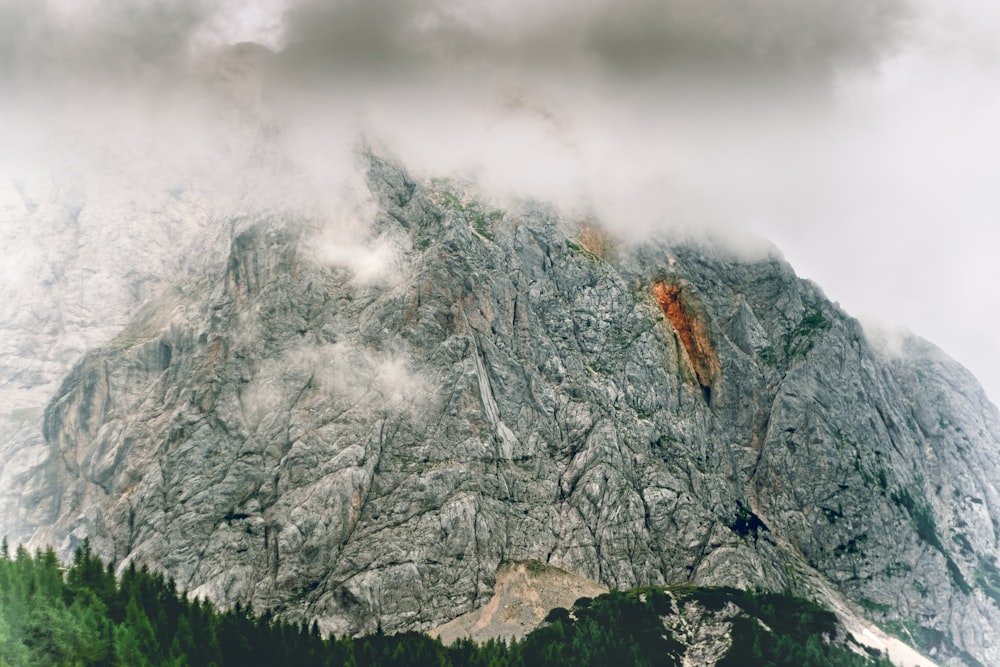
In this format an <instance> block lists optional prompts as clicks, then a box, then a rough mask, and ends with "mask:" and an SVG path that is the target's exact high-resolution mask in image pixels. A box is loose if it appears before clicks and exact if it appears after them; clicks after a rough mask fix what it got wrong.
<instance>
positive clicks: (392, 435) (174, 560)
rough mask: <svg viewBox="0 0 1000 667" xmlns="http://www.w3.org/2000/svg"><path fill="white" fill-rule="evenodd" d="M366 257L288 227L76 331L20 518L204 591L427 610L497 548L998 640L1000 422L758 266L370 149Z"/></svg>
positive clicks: (616, 579)
mask: <svg viewBox="0 0 1000 667" xmlns="http://www.w3.org/2000/svg"><path fill="white" fill-rule="evenodd" d="M369 177H370V182H371V187H372V191H373V194H374V196H375V198H376V200H377V202H378V204H379V207H380V213H379V216H378V219H377V222H376V226H375V231H376V234H377V235H378V237H377V239H376V241H377V243H379V244H380V246H381V247H385V248H390V249H393V250H394V254H393V255H392V256H393V257H395V262H394V263H392V264H390V265H389V266H390V270H389V271H388V272H385V273H384V274H383V279H382V280H381V281H376V282H370V281H367V282H366V281H358V280H356V279H355V277H354V276H352V274H351V272H349V271H347V270H344V269H342V268H337V267H336V266H330V265H328V264H327V263H324V261H323V253H322V252H320V251H318V250H317V245H316V242H315V240H314V238H313V235H312V234H311V233H310V232H308V231H307V230H306V229H305V228H304V226H302V225H298V224H296V222H295V221H287V222H283V221H274V220H272V221H268V222H261V223H259V224H257V225H254V226H251V227H250V228H249V230H248V231H245V232H243V233H241V234H240V235H238V236H237V237H236V238H235V239H234V240H233V243H232V248H231V251H230V254H229V258H228V260H227V263H226V264H225V266H224V267H221V268H220V269H219V270H218V271H210V272H206V273H205V275H204V276H202V277H201V278H199V279H197V280H193V281H190V282H188V283H186V284H185V285H183V286H182V287H179V288H177V289H174V290H171V291H169V292H168V293H166V294H164V295H163V296H161V297H160V298H159V300H158V301H156V302H154V303H153V304H151V305H150V306H148V307H147V308H146V309H145V310H144V312H143V313H141V314H140V316H139V317H137V318H136V319H135V320H134V321H133V322H132V323H131V324H130V325H129V326H128V327H127V328H126V329H125V330H124V331H123V332H122V333H120V334H119V335H118V337H117V338H115V339H114V340H113V341H112V342H111V343H110V344H108V345H107V346H105V347H103V348H100V349H97V350H94V351H92V352H89V353H88V354H87V355H86V356H85V358H84V359H83V361H82V362H81V363H80V364H79V365H77V366H76V368H75V369H74V370H73V371H72V373H71V374H70V375H69V376H68V377H67V378H66V380H65V381H64V382H63V385H62V387H61V389H60V390H59V392H58V393H57V396H56V398H55V399H54V400H53V401H52V402H51V404H50V405H49V407H48V408H47V410H46V413H45V419H44V435H45V441H46V443H47V445H48V448H49V449H48V452H49V454H48V456H49V459H48V462H47V463H46V464H43V465H41V466H40V467H39V468H38V469H37V472H36V474H34V476H33V477H32V478H31V479H30V481H29V485H28V487H27V489H26V492H25V494H24V497H23V500H24V505H25V506H26V507H29V508H30V511H28V510H24V512H25V515H26V516H30V518H31V521H32V525H33V526H35V527H36V529H35V539H36V540H37V541H51V542H54V543H56V544H61V545H62V546H63V548H66V549H69V548H71V547H72V546H73V545H74V544H75V543H76V541H77V540H79V539H82V537H83V536H85V535H89V536H90V537H91V540H92V541H93V543H94V544H95V547H96V548H97V549H98V550H99V551H100V552H101V553H102V554H103V555H104V556H106V557H109V558H112V559H114V561H115V562H116V563H118V564H119V565H121V564H125V563H127V562H129V561H131V560H139V561H141V562H143V563H147V564H149V565H150V566H152V567H156V568H160V569H163V570H165V571H166V572H168V573H170V574H171V575H173V576H174V577H176V578H177V581H178V584H179V585H180V586H181V587H183V588H186V589H188V590H189V591H191V592H193V593H194V594H197V595H205V596H208V597H210V598H212V599H213V600H216V601H218V602H220V603H223V604H226V603H231V602H234V601H237V600H240V601H243V602H252V603H253V604H254V605H255V606H257V607H258V608H261V607H271V608H275V609H277V610H279V611H281V612H283V613H285V614H287V615H289V616H291V617H293V618H298V617H315V618H318V619H319V620H320V623H321V626H322V627H323V628H324V630H328V631H337V632H361V631H371V630H374V629H375V627H376V625H377V624H378V623H381V625H382V627H383V628H385V629H386V630H400V629H408V628H417V629H426V628H430V627H433V626H436V625H440V624H441V623H443V622H446V621H448V620H450V619H452V618H455V617H456V616H458V615H460V614H462V613H465V612H468V611H470V610H471V609H474V608H476V607H478V606H481V605H482V604H484V603H485V602H486V601H487V600H488V599H489V597H490V594H491V592H492V589H493V585H494V578H495V573H496V571H497V568H498V566H499V564H500V563H502V562H504V561H523V560H529V559H536V560H540V561H542V562H545V563H550V564H551V565H553V566H556V567H559V568H562V569H564V570H567V571H569V572H572V573H575V574H577V575H579V576H583V577H586V578H588V579H592V580H594V581H599V582H601V583H602V584H604V585H606V586H609V587H612V588H615V587H617V588H625V587H632V586H636V585H644V584H667V583H669V584H674V583H684V582H690V583H694V584H727V585H734V586H743V587H747V586H759V587H763V588H766V589H772V590H786V589H787V590H791V591H792V592H795V593H799V594H804V595H807V596H808V595H813V594H815V591H813V590H812V589H811V588H810V585H809V583H808V581H807V579H805V578H803V577H800V576H799V575H798V574H796V573H797V572H799V571H800V567H799V566H800V565H801V564H802V562H803V561H804V562H805V563H808V565H810V566H812V568H814V569H815V570H817V571H818V572H820V573H822V574H823V576H825V577H826V578H827V579H828V580H829V582H831V583H832V585H834V586H835V587H837V588H839V589H840V591H842V592H843V593H844V594H845V595H847V596H848V597H849V598H850V599H852V600H854V601H855V602H856V603H858V604H859V605H860V606H861V607H863V608H864V609H866V610H867V611H868V613H869V615H870V616H872V617H873V618H875V619H876V620H884V621H905V622H906V623H907V624H909V627H911V628H913V627H915V626H916V625H920V626H924V627H926V628H931V629H933V630H937V631H940V632H941V633H943V634H942V635H941V640H940V647H939V650H940V651H941V652H940V653H939V654H938V659H939V660H940V659H943V658H942V656H943V655H944V656H945V657H946V653H947V652H948V651H951V652H952V653H955V651H956V650H958V649H961V650H965V651H967V652H968V654H969V655H971V656H972V657H974V658H975V659H978V660H979V661H981V662H983V663H987V664H1000V644H998V643H997V642H996V641H995V640H994V639H993V638H992V636H991V635H992V634H994V633H993V632H992V630H993V629H995V628H997V627H1000V573H998V570H997V566H996V562H995V559H996V556H997V555H998V538H1000V527H998V520H1000V453H998V444H997V443H998V442H1000V414H998V413H997V410H996V408H995V407H993V406H992V405H991V404H989V402H988V401H987V400H986V398H985V397H984V396H983V394H982V392H981V391H980V390H979V388H978V385H977V384H976V382H975V380H974V379H973V378H972V377H971V376H969V375H968V373H967V372H965V371H964V370H963V369H961V368H960V367H959V366H958V365H957V364H955V363H954V362H952V361H950V360H948V359H947V358H945V357H944V356H943V355H942V354H941V353H940V352H938V351H936V350H935V349H934V348H932V347H931V346H929V345H928V344H926V343H923V342H922V341H916V340H913V341H908V342H907V343H906V344H905V345H904V346H903V350H902V352H901V353H898V354H889V353H887V352H881V351H878V350H876V349H875V348H874V347H873V346H872V345H871V344H869V342H868V340H867V339H866V337H865V335H864V333H863V331H862V330H861V328H860V326H859V324H858V323H857V322H856V321H855V320H853V319H851V318H850V317H848V316H846V315H845V314H844V313H843V312H841V311H840V310H839V309H838V308H837V307H835V306H834V305H832V304H831V303H830V302H829V301H827V300H826V299H825V298H824V296H823V294H822V293H821V292H820V291H819V289H818V288H816V287H815V286H814V285H812V284H811V283H808V282H805V281H802V280H799V279H798V278H796V277H795V275H794V274H793V272H792V270H791V269H790V268H789V267H788V266H787V265H786V264H785V263H784V262H783V261H781V260H780V259H779V258H777V257H770V258H766V259H757V260H747V259H739V258H736V257H734V256H732V255H731V254H728V253H726V252H723V251H720V250H716V249H712V248H709V247H699V246H690V245H688V246H669V245H662V244H647V245H642V246H637V247H624V246H617V247H616V246H613V244H611V243H610V242H605V241H604V240H603V239H602V237H601V235H600V234H599V233H598V232H596V231H595V230H593V229H590V228H587V227H580V226H574V225H572V224H570V223H569V222H567V221H564V220H559V219H557V218H556V216H555V215H554V214H552V213H550V212H548V211H547V210H545V209H544V208H541V207H538V206H534V205H523V206H522V207H521V208H519V209H517V210H510V211H506V212H499V211H489V210H485V209H484V208H483V206H482V205H481V204H479V203H477V202H476V201H475V200H470V199H468V198H465V197H464V196H463V194H462V192H461V190H460V189H459V188H457V187H456V186H453V185H449V184H440V183H436V184H418V183H416V182H414V181H413V180H411V179H410V177H409V176H408V175H407V174H406V173H404V172H403V171H402V170H400V169H398V168H397V167H395V166H393V165H391V164H388V163H386V162H383V161H381V160H379V159H375V158H373V159H372V161H371V167H370V174H369Z"/></svg>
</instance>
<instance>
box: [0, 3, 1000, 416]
mask: <svg viewBox="0 0 1000 667" xmlns="http://www.w3.org/2000/svg"><path fill="white" fill-rule="evenodd" d="M241 41H254V42H258V43H261V44H264V45H266V46H268V47H269V48H270V49H272V50H273V51H275V52H282V51H283V54H282V55H281V56H280V57H276V58H274V60H275V62H276V63H277V64H276V65H275V67H274V69H273V70H269V72H270V73H269V74H268V75H266V76H264V83H263V84H262V86H263V89H264V93H263V96H264V98H266V100H267V102H266V103H267V104H268V105H269V108H270V109H271V111H272V112H273V113H277V114H279V115H278V117H279V118H280V120H281V122H282V123H284V124H285V125H284V126H283V127H284V129H283V131H284V132H285V135H284V136H285V141H286V148H287V149H288V153H287V154H286V155H284V156H283V159H287V160H289V161H290V163H292V164H293V165H294V167H295V169H297V170H298V171H297V173H298V174H302V173H308V174H310V175H311V176H312V178H313V181H314V183H315V184H321V183H323V182H324V179H327V178H329V177H330V175H331V174H333V173H336V172H337V167H336V165H335V164H333V165H331V164H328V163H336V162H337V161H338V159H339V158H337V157H336V155H338V151H339V150H342V149H343V148H344V147H345V146H348V145H350V144H351V142H352V141H354V139H353V137H356V136H358V134H359V133H361V134H363V135H364V136H365V137H367V138H368V140H370V141H372V142H374V143H377V144H380V145H383V146H386V147H387V148H388V149H389V150H391V151H392V152H393V153H394V154H395V155H397V156H398V157H399V158H400V159H402V160H403V161H404V162H406V163H407V164H408V165H409V166H410V167H411V168H412V169H414V170H415V171H417V172H418V173H423V174H433V173H464V174H468V175H473V176H475V177H476V178H478V179H479V180H481V181H482V182H483V183H484V187H486V189H487V190H488V191H490V192H492V193H495V194H496V196H498V197H502V196H504V193H510V192H514V193H519V194H529V195H533V196H539V197H544V198H547V199H551V200H554V201H556V202H557V203H558V204H560V205H561V206H563V207H564V208H566V209H567V210H568V211H577V212H579V213H580V214H585V215H597V216H598V217H600V218H601V219H602V220H604V221H605V223H606V224H607V225H608V226H609V227H611V228H612V229H614V230H616V231H618V232H619V233H621V234H623V235H627V236H641V235H643V234H647V233H650V232H652V231H662V230H671V229H678V228H683V229H690V228H694V229H710V230H713V232H714V233H716V234H717V235H721V236H724V237H726V236H728V237H738V236H739V235H740V234H742V233H744V232H752V233H756V234H760V235H762V236H764V237H766V238H768V239H770V240H771V241H773V242H774V243H775V244H776V245H777V246H778V247H779V248H780V249H781V250H782V252H783V253H784V254H785V256H786V257H787V258H788V259H789V261H790V262H791V263H792V264H793V266H794V267H795V268H796V270H797V271H798V272H799V274H800V275H804V276H806V277H809V278H812V279H814V280H815V281H816V282H817V283H819V284H820V285H821V287H822V288H823V289H824V290H825V291H826V293H827V295H828V296H829V297H830V298H831V299H833V300H836V301H838V302H840V304H841V305H842V306H843V307H844V308H845V309H846V310H847V311H848V312H850V313H851V314H853V315H855V316H858V317H860V318H861V319H862V320H864V321H866V322H872V323H881V325H883V326H889V327H892V326H897V325H898V326H904V327H908V328H910V329H912V330H913V331H914V332H916V333H918V334H919V335H922V336H924V337H926V338H928V339H930V340H931V341H933V342H935V343H936V344H938V345H939V346H941V347H942V348H944V350H945V351H946V352H947V353H949V354H950V355H952V356H953V357H955V358H956V359H958V360H959V361H961V362H962V363H963V364H965V365H966V366H967V367H969V368H970V369H971V370H972V371H973V372H974V373H975V374H976V375H977V376H978V377H979V378H980V379H981V381H982V382H983V384H984V386H985V387H986V389H987V392H988V393H989V394H990V395H991V397H993V398H994V400H997V399H998V398H1000V338H998V336H996V335H995V332H996V331H997V325H998V324H1000V290H998V289H997V284H998V282H1000V281H998V278H1000V269H998V268H997V267H998V263H997V262H996V260H995V257H994V255H995V253H996V252H997V248H998V243H997V240H998V237H1000V231H997V230H998V225H997V222H998V221H1000V187H998V184H997V183H996V181H997V180H1000V85H998V83H997V82H1000V3H997V2H996V1H995V0H810V1H808V2H805V1H801V0H757V1H756V2H746V1H745V0H713V1H711V2H706V1H705V0H659V1H656V0H617V1H612V0H554V1H549V2H545V3H538V2H530V1H529V0H506V1H505V2H502V3H501V2H471V1H470V0H453V1H451V2H445V1H443V0H437V1H434V0H432V1H429V2H423V3H418V2H412V1H407V0H347V1H342V2H308V1H304V0H287V1H281V0H272V1H265V0H245V1H242V2H240V1H237V0H225V1H221V0H213V1H209V0H173V1H167V0H162V1H161V2H146V1H140V0H135V1H134V2H129V1H127V0H47V1H46V0H0V121H2V122H3V125H0V135H2V136H0V139H2V140H3V141H4V142H5V145H6V146H8V147H12V146H13V147H16V148H17V151H13V152H15V153H17V154H18V155H20V158H11V157H10V153H11V151H10V150H8V151H7V153H8V155H7V156H6V157H5V158H4V159H5V160H6V162H5V165H6V167H5V168H7V169H8V170H12V169H14V170H16V169H17V168H20V167H23V163H24V162H32V161H44V160H45V159H48V157H51V152H52V151H51V146H52V143H53V139H52V137H53V136H54V134H53V133H54V130H53V128H55V127H67V126H74V124H76V125H77V126H79V127H84V128H87V131H85V132H82V133H81V132H80V131H79V127H77V132H76V135H74V136H79V135H80V134H83V135H86V136H87V137H88V141H89V144H88V145H89V146H90V147H91V148H90V149H88V150H89V151H90V152H88V150H83V149H81V150H80V154H79V155H78V156H77V159H78V161H79V162H80V163H81V164H86V161H87V160H88V159H91V158H92V156H93V155H94V154H95V153H94V151H93V146H94V145H95V144H98V145H99V144H101V142H107V143H108V144H110V145H118V146H121V145H123V144H125V143H127V141H128V140H129V137H134V136H135V135H136V134H150V133H159V134H162V135H165V136H167V137H169V140H167V141H164V142H163V143H162V144H161V145H160V146H159V148H158V149H156V150H157V151H160V152H159V153H157V152H156V151H154V156H155V157H156V159H157V160H159V161H162V162H163V163H167V164H178V163H184V162H185V161H194V160H196V159H197V160H199V161H202V162H204V157H205V150H206V149H205V148H204V145H205V144H206V141H205V129H204V127H205V124H206V123H207V124H208V125H210V124H211V123H213V122H216V120H217V117H218V115H219V114H218V113H215V112H203V111H198V109H199V108H201V107H200V104H201V95H202V93H201V92H199V91H202V88H200V87H199V86H200V85H201V82H202V79H203V78H204V75H205V70H206V69H210V68H209V66H208V65H206V63H209V62H211V63H215V62H217V61H215V60H212V58H214V57H215V56H213V55H212V53H213V51H214V50H215V49H217V48H218V47H220V46H221V45H224V44H228V43H235V42H241ZM208 106H211V105H208ZM192 107H193V108H194V110H192ZM275 109H280V112H278V111H275ZM109 118H112V119H113V120H108V119H109ZM206 119H208V120H206ZM199 127H200V128H201V129H198V128H199ZM33 136H34V137H35V139H36V140H34V142H33V140H32V137H33ZM40 136H44V137H45V142H42V141H41V139H38V137H40ZM42 143H44V144H45V145H46V146H48V147H49V153H46V156H48V157H46V156H42V155H40V153H41V152H42V151H40V150H39V149H38V147H39V146H40V145H42ZM208 143H210V142H208ZM196 147H197V148H196ZM74 150H75V149H74ZM56 152H57V153H58V155H59V158H60V159H67V158H66V156H67V155H70V154H72V153H73V151H72V150H69V149H67V148H65V147H63V150H60V151H56ZM98 152H99V151H98ZM226 155H232V150H231V146H230V148H228V149H227V152H226ZM216 157H218V156H216ZM144 159H145V160H147V161H148V160H149V155H146V156H144ZM78 166H79V165H78ZM213 171H214V172H219V171H220V170H218V169H215V170H213Z"/></svg>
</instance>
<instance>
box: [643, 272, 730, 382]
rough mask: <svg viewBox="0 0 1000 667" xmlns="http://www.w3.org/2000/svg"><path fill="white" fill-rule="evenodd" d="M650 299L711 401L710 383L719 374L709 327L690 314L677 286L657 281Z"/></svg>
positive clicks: (690, 311)
mask: <svg viewBox="0 0 1000 667" xmlns="http://www.w3.org/2000/svg"><path fill="white" fill-rule="evenodd" d="M653 296H654V297H655V298H656V302H657V303H658V304H660V308H662V309H663V314H664V315H666V316H667V319H668V320H670V324H672V325H673V327H674V330H675V331H676V332H677V336H678V337H679V338H680V339H681V344H682V345H683V346H684V350H685V351H686V352H687V355H688V359H689V360H690V362H691V367H692V368H693V369H694V374H695V377H697V379H698V384H700V385H701V388H702V391H703V392H704V393H705V398H706V400H710V397H711V387H712V381H713V380H714V379H715V376H716V375H718V374H719V370H720V366H719V357H718V355H717V354H716V352H715V347H714V346H713V345H712V339H711V336H710V335H709V330H708V326H707V325H706V323H705V322H704V320H702V319H700V318H698V317H695V316H694V315H693V313H692V309H691V306H690V305H689V304H688V303H687V301H686V300H685V298H684V293H683V290H682V289H681V286H680V285H677V284H674V283H669V282H667V281H665V280H657V281H655V282H654V283H653Z"/></svg>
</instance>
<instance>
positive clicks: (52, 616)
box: [0, 516, 937, 667]
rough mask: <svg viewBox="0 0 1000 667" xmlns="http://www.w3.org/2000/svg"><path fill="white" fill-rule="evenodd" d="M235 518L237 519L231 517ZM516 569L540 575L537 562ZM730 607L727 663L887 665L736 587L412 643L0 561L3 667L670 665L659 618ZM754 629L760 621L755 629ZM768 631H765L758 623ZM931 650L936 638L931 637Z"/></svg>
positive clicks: (589, 606)
mask: <svg viewBox="0 0 1000 667" xmlns="http://www.w3.org/2000/svg"><path fill="white" fill-rule="evenodd" d="M236 518H237V517H235V516H234V520H236ZM526 566H527V567H529V568H535V569H542V570H544V569H548V568H547V566H545V565H544V564H542V563H540V562H538V561H528V562H527V563H526ZM691 602H694V603H697V604H698V605H699V606H700V607H701V608H702V609H705V610H722V609H724V608H726V607H727V606H728V605H730V604H732V605H735V606H736V607H738V608H739V609H741V610H743V613H742V614H739V615H737V617H736V618H734V619H733V620H732V621H731V622H732V624H733V636H732V646H731V648H730V649H729V651H728V653H727V654H726V656H725V657H724V659H723V661H722V662H721V663H720V664H723V665H775V666H782V665H789V666H795V667H800V666H801V665H810V666H816V667H823V666H825V665H847V666H853V665H873V664H874V665H887V664H888V663H886V662H884V661H883V660H882V659H881V658H880V657H878V658H874V657H870V656H865V655H859V654H856V653H852V652H851V651H849V650H848V649H847V648H845V647H843V646H841V645H838V644H836V643H834V642H832V641H831V639H832V638H833V637H835V636H837V635H838V631H839V627H838V625H837V620H836V617H835V616H834V615H833V614H832V613H831V612H829V611H827V610H825V609H823V608H821V607H819V606H817V605H815V604H813V603H811V602H806V601H805V600H799V599H796V598H793V597H790V596H787V595H777V594H771V593H755V592H746V591H739V590H736V589H733V588H696V587H673V588H667V589H664V588H653V587H647V588H637V589H633V590H630V591H615V592H612V593H608V594H606V595H601V596H599V597H596V598H593V599H591V598H586V597H584V598H580V599H579V600H577V602H576V603H575V604H574V606H573V607H572V609H570V610H567V609H555V610H553V611H552V612H551V613H550V614H549V615H548V617H547V619H546V621H545V623H544V624H543V625H542V626H541V627H539V628H538V629H536V630H534V631H533V632H531V633H530V634H528V635H527V637H525V638H524V639H523V640H521V641H511V642H503V641H488V642H486V643H485V644H477V643H475V642H473V641H471V640H468V639H462V640H459V641H456V642H455V643H454V644H452V645H451V646H444V645H443V644H442V643H441V642H440V641H439V640H437V639H434V638H431V637H428V636H427V635H424V634H421V633H417V632H403V633H399V634H394V635H388V634H385V633H383V632H382V631H381V630H379V631H378V632H376V633H375V634H372V635H368V636H364V637H340V638H334V637H323V636H322V634H321V632H320V630H319V627H318V626H317V625H316V624H315V623H313V624H311V625H309V624H307V623H291V622H288V621H285V620H282V619H280V618H278V617H277V616H275V615H274V614H273V613H272V612H270V611H265V612H263V613H257V612H255V611H254V609H253V608H252V607H248V606H242V605H239V604H237V605H235V607H234V608H233V609H230V610H226V611H222V610H218V609H216V608H214V607H213V606H212V605H211V604H209V603H207V602H202V601H200V600H190V599H188V598H187V597H186V596H185V595H183V594H181V593H178V591H177V587H176V585H175V584H174V582H173V581H172V580H170V579H165V578H164V577H163V576H162V575H159V574H156V573H153V572H150V571H149V570H147V569H145V568H136V566H135V565H134V564H131V565H130V566H129V567H128V568H127V569H126V570H125V571H124V572H123V573H122V575H121V577H120V578H116V577H115V575H114V573H113V570H112V568H111V567H110V566H108V565H105V564H104V563H103V562H102V561H101V560H100V559H99V558H97V557H96V556H95V555H94V554H93V553H92V552H91V549H90V546H89V544H88V543H87V542H84V544H83V545H82V546H81V547H80V548H79V549H78V550H77V551H76V555H75V557H74V559H73V562H72V563H71V564H70V565H69V566H68V567H64V566H63V564H62V563H60V561H59V559H58V558H57V557H56V555H55V552H53V551H52V549H48V550H46V551H41V552H38V553H36V554H35V555H31V554H29V553H28V551H27V550H26V549H24V548H23V547H19V548H18V549H17V552H16V554H14V555H13V556H11V554H10V553H9V552H8V549H7V546H6V543H4V545H3V548H2V551H0V666H2V667H34V666H36V665H38V666H42V665H44V666H45V667H49V666H57V667H58V666H62V665H67V666H72V667H77V666H84V667H87V666H91V665H93V666H98V665H100V666H109V667H110V666H117V665H128V666H130V667H133V666H134V667H149V666H156V667H160V666H163V667H167V666H169V667H175V666H176V667H180V666H190V667H229V666H230V665H239V666H244V665H302V666H319V667H334V666H336V667H342V666H345V665H350V666H353V667H369V666H371V667H383V666H384V667H390V666H392V667H404V666H411V665H414V666H422V665H427V666H434V667H474V666H476V667H541V666H543V665H544V666H546V667H563V666H566V667H568V666H570V665H572V666H573V667H577V666H597V665H602V666H603V665H635V666H640V667H645V666H649V667H653V666H654V665H655V666H660V665H664V666H672V665H679V664H681V661H682V659H683V656H684V652H685V646H684V645H683V644H682V643H680V642H679V641H678V640H677V639H675V638H674V637H672V636H671V635H670V634H669V633H668V632H666V627H667V625H665V623H664V621H665V620H669V618H670V617H672V616H676V615H679V614H684V613H686V611H685V609H684V606H685V605H686V604H687V603H691ZM758 619H759V622H758ZM762 623H763V624H764V625H766V626H767V628H765V627H764V625H762ZM935 640H937V639H935Z"/></svg>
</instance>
